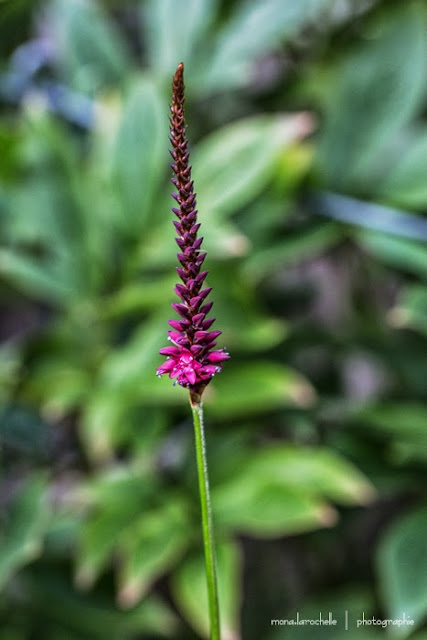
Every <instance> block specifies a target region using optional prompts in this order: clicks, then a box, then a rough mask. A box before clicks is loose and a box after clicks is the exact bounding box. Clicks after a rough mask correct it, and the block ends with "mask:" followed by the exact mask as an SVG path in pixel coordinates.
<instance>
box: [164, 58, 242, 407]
mask: <svg viewBox="0 0 427 640" xmlns="http://www.w3.org/2000/svg"><path fill="white" fill-rule="evenodd" d="M183 72H184V65H183V64H182V63H181V64H180V65H179V66H178V68H177V71H176V73H175V76H174V79H173V85H172V90H173V92H172V105H171V114H172V115H171V118H170V123H171V130H170V131H171V137H170V139H171V143H172V150H171V155H172V158H173V163H172V164H171V167H172V169H173V171H174V173H175V176H176V177H174V178H172V182H173V184H174V185H175V187H176V189H177V193H173V194H172V196H173V197H174V198H175V200H176V201H177V203H178V205H179V207H178V208H173V209H172V211H173V213H174V214H175V215H176V217H177V218H178V220H174V222H173V224H174V226H175V229H176V231H177V233H178V237H177V238H176V242H177V244H178V247H179V249H180V253H178V254H177V257H178V261H179V263H180V266H179V267H177V269H176V270H177V273H178V276H179V277H180V279H181V282H182V284H181V283H179V284H177V285H176V287H175V293H176V294H177V296H178V297H179V298H180V302H174V303H173V304H172V307H173V309H174V310H175V311H176V313H177V314H178V316H179V319H176V320H170V321H169V324H170V326H171V327H172V329H173V331H169V333H168V336H169V340H171V342H172V343H173V345H174V346H171V347H165V348H163V349H160V353H161V354H162V355H165V356H167V360H166V362H164V363H163V364H162V365H161V366H160V367H158V369H157V375H158V376H162V375H163V374H165V373H168V374H169V377H170V378H172V379H174V380H175V381H176V382H177V383H178V384H180V385H182V386H183V387H189V388H190V391H191V392H192V393H195V394H199V395H200V394H201V393H202V391H203V389H204V388H205V386H206V385H207V384H208V382H209V381H210V380H211V378H212V377H213V376H214V375H215V373H218V372H219V371H221V366H222V362H224V361H225V360H228V359H229V357H230V356H229V355H228V353H227V352H226V351H225V350H224V349H218V350H216V351H213V348H214V347H215V346H216V338H217V337H218V336H219V335H220V334H221V331H210V327H211V326H212V324H213V323H214V322H215V318H207V314H208V313H209V311H210V310H211V308H212V305H213V302H207V303H205V299H206V298H207V296H208V295H209V293H210V292H211V290H212V288H211V287H206V288H202V287H203V283H204V280H205V278H206V276H207V275H208V271H201V267H202V264H203V262H204V260H205V258H206V253H205V252H203V251H201V249H200V247H201V245H202V242H203V238H199V237H198V231H199V227H200V224H199V223H198V222H197V210H196V194H195V193H194V190H193V181H192V179H191V167H190V164H189V152H188V142H187V139H186V137H185V131H186V126H185V122H184V78H183Z"/></svg>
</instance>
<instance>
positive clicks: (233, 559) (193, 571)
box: [172, 542, 241, 640]
mask: <svg viewBox="0 0 427 640" xmlns="http://www.w3.org/2000/svg"><path fill="white" fill-rule="evenodd" d="M216 552H217V569H218V571H217V574H218V591H219V606H220V611H221V634H222V637H223V638H230V639H231V638H236V640H237V638H240V632H239V618H240V603H241V593H240V589H241V586H240V585H241V555H240V549H239V547H238V546H237V545H236V544H233V543H231V542H223V543H221V544H217V545H216ZM172 587H173V594H174V598H175V600H176V602H177V604H178V606H179V608H180V609H181V611H182V613H183V614H184V615H185V617H186V618H187V620H188V621H189V622H190V624H191V625H192V626H193V627H194V629H195V630H196V631H197V633H200V635H201V636H203V637H204V638H208V637H209V613H208V597H207V588H206V575H205V561H204V556H203V554H202V553H201V552H200V553H198V554H193V555H191V556H189V557H188V558H186V560H185V562H184V563H183V564H182V565H181V566H180V567H179V569H178V570H177V571H176V572H175V574H174V576H173V581H172Z"/></svg>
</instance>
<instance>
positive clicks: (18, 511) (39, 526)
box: [0, 476, 49, 587]
mask: <svg viewBox="0 0 427 640" xmlns="http://www.w3.org/2000/svg"><path fill="white" fill-rule="evenodd" d="M48 517H49V509H48V504H47V495H46V481H45V478H43V477H37V476H33V477H28V478H27V479H26V480H25V481H24V483H23V484H22V486H21V487H20V488H19V490H18V493H17V494H16V495H15V496H14V497H13V498H12V502H11V504H10V505H9V508H8V510H7V512H6V514H5V518H4V523H3V525H2V531H1V533H0V585H1V586H2V587H3V586H4V585H5V584H6V583H7V581H8V580H9V579H10V578H11V577H12V576H13V574H14V573H15V572H16V571H18V570H19V569H20V568H21V567H22V566H24V565H25V564H27V563H28V562H31V561H32V560H34V559H35V558H37V557H38V556H39V555H40V553H41V552H42V541H43V534H44V532H45V529H46V526H47V521H48Z"/></svg>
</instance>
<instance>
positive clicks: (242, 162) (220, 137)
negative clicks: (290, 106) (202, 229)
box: [193, 114, 313, 226]
mask: <svg viewBox="0 0 427 640" xmlns="http://www.w3.org/2000/svg"><path fill="white" fill-rule="evenodd" d="M312 127H313V123H312V120H311V118H310V117H309V116H308V115H307V114H295V115H290V116H286V115H278V116H257V117H252V118H247V119H244V120H240V121H238V122H233V123H231V124H229V125H227V126H225V127H222V128H221V129H219V130H218V131H216V132H214V133H212V134H211V135H210V136H208V137H207V138H205V139H204V140H203V141H202V142H200V143H199V144H198V146H197V147H196V149H195V151H194V154H193V164H194V171H193V176H194V183H195V185H197V193H198V206H199V207H200V211H202V212H203V218H202V219H203V223H204V224H205V223H206V224H207V223H208V222H209V220H210V219H211V218H212V214H213V213H214V214H215V220H216V219H217V218H218V216H221V217H223V216H225V215H229V214H231V213H233V212H235V211H237V210H238V209H239V208H241V207H242V206H244V205H245V204H247V203H248V202H250V201H251V200H252V199H253V198H254V197H255V196H256V195H257V194H258V193H259V192H260V191H261V189H262V188H263V187H264V186H265V185H266V184H267V183H268V181H269V180H270V179H271V176H272V170H273V167H274V164H275V163H276V162H277V160H278V158H279V155H280V153H281V152H283V150H284V149H286V147H287V146H289V145H290V144H291V143H292V142H295V140H298V139H300V138H303V137H305V136H306V135H308V134H309V133H310V132H311V130H312ZM213 226H214V225H213Z"/></svg>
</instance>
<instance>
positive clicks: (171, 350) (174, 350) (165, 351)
mask: <svg viewBox="0 0 427 640" xmlns="http://www.w3.org/2000/svg"><path fill="white" fill-rule="evenodd" d="M159 353H161V354H162V356H177V355H179V353H180V349H179V347H163V348H162V349H159Z"/></svg>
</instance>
